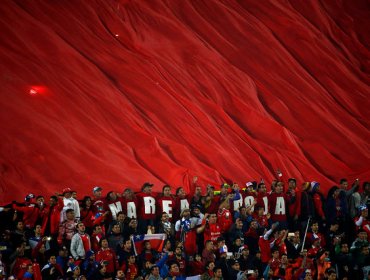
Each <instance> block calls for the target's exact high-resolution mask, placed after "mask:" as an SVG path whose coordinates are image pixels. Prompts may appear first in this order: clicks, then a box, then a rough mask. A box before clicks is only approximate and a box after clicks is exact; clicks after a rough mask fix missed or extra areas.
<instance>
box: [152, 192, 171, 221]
mask: <svg viewBox="0 0 370 280" xmlns="http://www.w3.org/2000/svg"><path fill="white" fill-rule="evenodd" d="M156 202H157V213H158V217H159V218H160V217H161V215H162V213H163V212H166V213H167V214H168V216H169V217H170V221H172V216H173V215H172V214H173V208H174V206H175V200H174V199H173V198H172V197H171V196H161V197H159V198H157V199H156Z"/></svg>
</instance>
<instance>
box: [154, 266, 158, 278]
mask: <svg viewBox="0 0 370 280" xmlns="http://www.w3.org/2000/svg"><path fill="white" fill-rule="evenodd" d="M152 274H153V275H154V276H156V277H157V276H159V267H157V266H156V267H153V268H152Z"/></svg>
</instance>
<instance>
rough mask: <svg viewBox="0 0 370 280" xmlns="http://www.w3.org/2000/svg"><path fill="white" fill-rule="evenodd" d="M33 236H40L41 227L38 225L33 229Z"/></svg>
mask: <svg viewBox="0 0 370 280" xmlns="http://www.w3.org/2000/svg"><path fill="white" fill-rule="evenodd" d="M35 234H36V235H40V234H41V226H40V225H37V226H36V227H35Z"/></svg>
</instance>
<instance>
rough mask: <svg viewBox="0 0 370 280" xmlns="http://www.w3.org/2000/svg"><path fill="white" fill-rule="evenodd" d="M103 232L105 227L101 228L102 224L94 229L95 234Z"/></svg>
mask: <svg viewBox="0 0 370 280" xmlns="http://www.w3.org/2000/svg"><path fill="white" fill-rule="evenodd" d="M102 232H103V229H102V228H101V226H97V227H95V229H94V233H95V234H99V233H102Z"/></svg>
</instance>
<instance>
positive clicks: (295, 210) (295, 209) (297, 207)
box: [286, 188, 302, 217]
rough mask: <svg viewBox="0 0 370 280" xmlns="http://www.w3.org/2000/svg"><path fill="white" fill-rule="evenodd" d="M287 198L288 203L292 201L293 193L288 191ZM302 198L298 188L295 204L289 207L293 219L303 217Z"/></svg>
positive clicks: (290, 204) (292, 203)
mask: <svg viewBox="0 0 370 280" xmlns="http://www.w3.org/2000/svg"><path fill="white" fill-rule="evenodd" d="M286 197H287V199H288V201H292V198H293V196H292V193H291V192H290V191H287V193H286ZM301 197H302V192H301V191H298V188H296V189H295V200H294V202H290V203H289V205H288V212H289V215H290V216H291V217H294V216H295V215H297V216H300V215H301Z"/></svg>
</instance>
